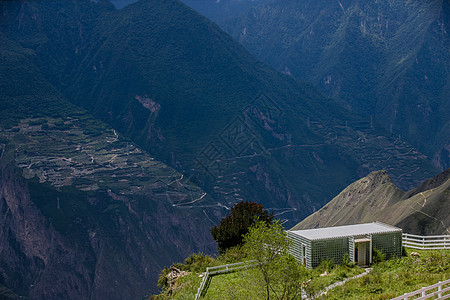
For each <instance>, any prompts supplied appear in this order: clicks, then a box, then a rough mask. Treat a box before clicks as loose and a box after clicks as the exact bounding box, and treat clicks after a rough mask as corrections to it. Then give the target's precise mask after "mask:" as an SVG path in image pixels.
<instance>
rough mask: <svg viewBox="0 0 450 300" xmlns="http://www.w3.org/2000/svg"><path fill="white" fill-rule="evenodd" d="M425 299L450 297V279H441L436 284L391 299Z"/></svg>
mask: <svg viewBox="0 0 450 300" xmlns="http://www.w3.org/2000/svg"><path fill="white" fill-rule="evenodd" d="M408 299H415V300H424V299H450V279H448V280H445V281H439V282H438V283H436V284H433V285H430V286H427V287H423V288H421V289H419V290H417V291H414V292H411V293H405V294H403V295H401V296H398V297H395V298H392V299H391V300H408Z"/></svg>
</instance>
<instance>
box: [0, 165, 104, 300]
mask: <svg viewBox="0 0 450 300" xmlns="http://www.w3.org/2000/svg"><path fill="white" fill-rule="evenodd" d="M0 212H1V215H2V218H1V235H0V254H1V255H0V260H1V263H0V266H1V267H0V275H1V279H2V281H3V282H4V283H5V284H6V285H7V286H9V287H10V288H11V289H12V290H14V291H15V292H16V293H17V294H18V295H25V296H29V297H30V298H32V299H56V298H58V297H62V298H65V297H68V298H70V299H76V298H77V297H79V298H80V299H81V298H83V299H88V298H89V297H90V295H91V293H92V290H93V278H94V268H93V266H95V263H96V258H95V256H94V253H93V251H92V248H90V249H89V248H87V249H84V251H77V250H78V249H76V247H73V245H70V243H69V239H68V238H66V237H63V236H62V235H61V234H60V233H58V232H57V231H56V230H55V229H54V228H53V227H52V226H51V223H50V221H49V220H48V219H47V218H45V217H44V216H43V215H42V213H41V211H40V210H39V209H38V208H37V207H36V206H35V205H34V203H33V202H32V201H31V199H30V192H29V189H28V186H27V182H26V180H24V179H23V178H22V177H21V176H19V175H18V170H17V169H15V168H14V167H13V166H11V165H5V164H4V163H1V164H0ZM89 250H90V251H89Z"/></svg>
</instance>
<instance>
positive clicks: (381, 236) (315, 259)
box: [287, 222, 402, 269]
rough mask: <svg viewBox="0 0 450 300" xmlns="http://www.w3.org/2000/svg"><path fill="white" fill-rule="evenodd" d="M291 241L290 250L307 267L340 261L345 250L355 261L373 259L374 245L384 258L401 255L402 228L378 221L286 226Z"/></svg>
mask: <svg viewBox="0 0 450 300" xmlns="http://www.w3.org/2000/svg"><path fill="white" fill-rule="evenodd" d="M287 233H288V237H289V238H290V239H291V240H292V241H293V243H292V246H291V254H292V255H294V256H295V258H297V259H298V260H299V261H301V262H302V264H304V265H305V266H306V267H307V268H309V269H311V268H315V267H317V266H318V265H319V264H320V262H321V261H322V260H325V259H330V260H332V261H333V262H334V263H335V264H341V263H342V260H343V258H344V256H345V254H348V255H349V258H350V260H351V261H354V262H355V263H356V264H357V265H360V266H367V265H369V264H370V263H372V254H373V251H374V249H377V250H379V251H381V252H382V253H384V254H385V255H386V258H387V259H389V258H391V257H400V256H401V255H402V229H400V228H397V227H394V226H391V225H387V224H384V223H381V222H374V223H365V224H356V225H345V226H334V227H326V228H315V229H306V230H288V231H287Z"/></svg>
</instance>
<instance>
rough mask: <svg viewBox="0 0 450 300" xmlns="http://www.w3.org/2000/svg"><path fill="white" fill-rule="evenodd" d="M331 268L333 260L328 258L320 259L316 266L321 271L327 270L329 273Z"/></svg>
mask: <svg viewBox="0 0 450 300" xmlns="http://www.w3.org/2000/svg"><path fill="white" fill-rule="evenodd" d="M333 268H334V262H333V261H332V260H331V259H329V258H327V259H323V260H321V261H320V264H319V265H318V266H317V270H319V271H321V272H325V271H327V272H328V273H330V271H331V270H333Z"/></svg>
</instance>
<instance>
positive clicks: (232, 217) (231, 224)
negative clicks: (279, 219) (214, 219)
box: [211, 201, 273, 253]
mask: <svg viewBox="0 0 450 300" xmlns="http://www.w3.org/2000/svg"><path fill="white" fill-rule="evenodd" d="M272 219H273V213H269V212H268V211H267V210H266V209H265V208H264V206H263V205H262V204H260V203H256V202H252V201H241V202H238V203H236V204H235V205H234V206H233V207H232V208H231V212H230V214H229V215H228V216H226V217H225V218H223V219H222V220H221V221H220V224H219V226H217V225H216V226H214V227H213V228H211V234H212V236H213V239H214V240H215V241H216V242H217V245H218V249H219V252H220V253H224V252H225V250H227V249H229V248H231V247H235V246H240V245H242V240H243V236H244V235H245V234H246V233H247V232H248V229H249V227H251V226H252V225H254V224H255V223H256V221H258V220H259V221H262V222H266V223H268V224H270V223H271V222H272Z"/></svg>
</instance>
